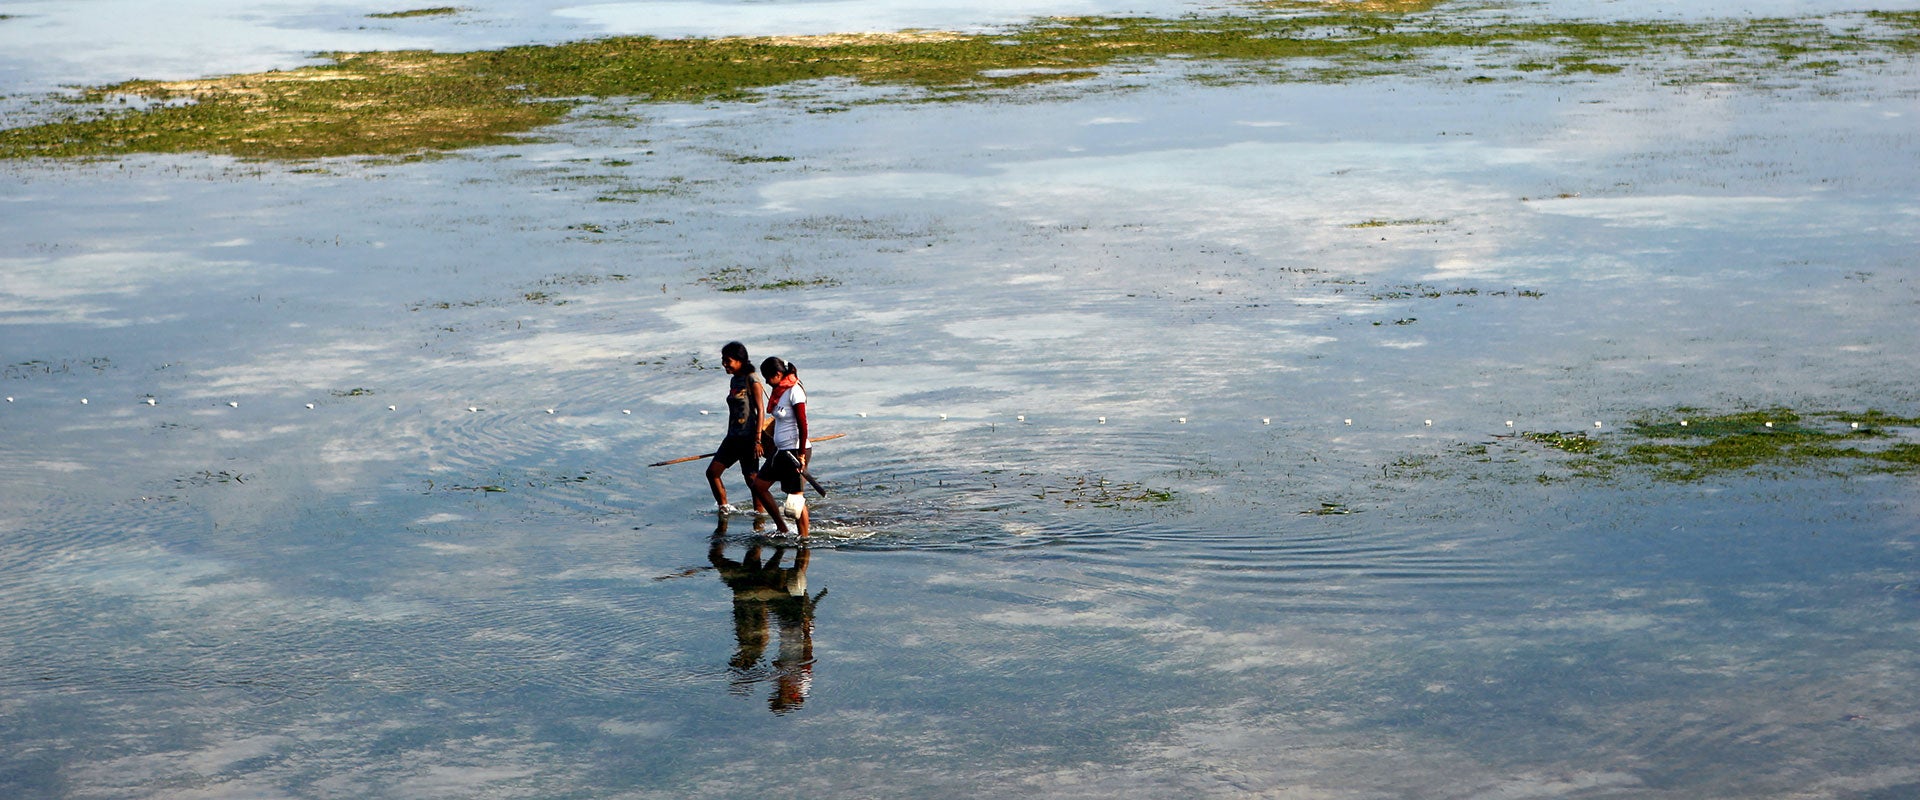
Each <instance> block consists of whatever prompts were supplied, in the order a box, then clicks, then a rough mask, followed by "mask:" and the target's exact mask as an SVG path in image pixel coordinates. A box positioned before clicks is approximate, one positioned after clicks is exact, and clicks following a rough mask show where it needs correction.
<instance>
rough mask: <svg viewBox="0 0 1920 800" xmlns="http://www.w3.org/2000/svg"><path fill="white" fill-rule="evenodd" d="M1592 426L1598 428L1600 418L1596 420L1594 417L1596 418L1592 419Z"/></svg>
mask: <svg viewBox="0 0 1920 800" xmlns="http://www.w3.org/2000/svg"><path fill="white" fill-rule="evenodd" d="M1593 427H1596V428H1598V427H1600V420H1597V419H1596V420H1594V421H1593Z"/></svg>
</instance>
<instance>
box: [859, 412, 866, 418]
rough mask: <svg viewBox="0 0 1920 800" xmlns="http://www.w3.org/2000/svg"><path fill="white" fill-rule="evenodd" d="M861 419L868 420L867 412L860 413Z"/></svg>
mask: <svg viewBox="0 0 1920 800" xmlns="http://www.w3.org/2000/svg"><path fill="white" fill-rule="evenodd" d="M860 418H861V419H866V418H867V412H865V411H862V412H860Z"/></svg>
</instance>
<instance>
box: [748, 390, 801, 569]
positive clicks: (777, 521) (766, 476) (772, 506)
mask: <svg viewBox="0 0 1920 800" xmlns="http://www.w3.org/2000/svg"><path fill="white" fill-rule="evenodd" d="M760 375H761V377H763V378H765V379H766V381H767V386H768V394H767V413H766V414H765V415H763V416H762V417H761V419H763V420H766V421H767V423H766V424H768V426H769V429H768V432H769V433H770V434H771V438H772V441H771V442H770V443H763V444H762V447H761V449H762V451H763V452H764V454H765V455H766V458H767V460H766V463H764V464H762V465H761V466H760V472H759V473H757V474H755V475H754V476H753V477H752V478H750V479H749V480H748V481H747V486H748V488H750V489H752V490H753V497H754V500H755V502H756V503H757V504H759V505H760V506H761V507H762V508H766V509H768V513H770V514H772V515H773V525H774V527H775V528H776V529H778V530H779V532H780V534H781V535H783V536H784V535H786V534H787V533H788V531H787V519H786V515H785V514H784V513H782V512H781V510H780V505H779V504H778V503H775V502H774V501H773V484H774V483H775V482H776V481H777V482H779V484H780V488H781V490H782V491H784V492H786V493H787V495H788V496H789V497H790V498H795V499H797V503H798V505H799V506H800V508H799V511H798V512H796V513H795V515H794V516H795V521H796V522H798V523H799V525H800V535H801V536H803V537H804V536H806V535H807V532H808V529H809V528H810V527H811V524H812V520H811V517H810V516H809V514H808V513H807V507H806V500H805V499H804V497H803V496H802V495H801V490H802V489H803V488H804V487H805V485H806V484H805V483H804V482H803V480H802V476H801V473H802V472H804V471H805V470H806V468H807V461H808V459H809V458H811V457H812V455H813V448H811V447H808V446H807V445H808V442H807V390H806V387H804V386H802V385H800V371H799V369H798V368H796V367H795V366H794V365H793V364H791V363H788V362H786V361H782V360H781V359H779V358H778V357H772V358H768V359H767V360H765V361H762V362H760Z"/></svg>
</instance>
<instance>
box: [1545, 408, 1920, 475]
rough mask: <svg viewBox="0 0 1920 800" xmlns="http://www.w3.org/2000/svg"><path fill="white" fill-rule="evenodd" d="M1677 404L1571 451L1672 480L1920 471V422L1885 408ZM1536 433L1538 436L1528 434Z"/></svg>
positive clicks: (1554, 442) (1551, 443)
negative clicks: (1712, 409) (1702, 409)
mask: <svg viewBox="0 0 1920 800" xmlns="http://www.w3.org/2000/svg"><path fill="white" fill-rule="evenodd" d="M1693 411H1694V410H1693V409H1677V410H1675V411H1673V412H1670V413H1667V414H1663V415H1662V416H1661V417H1660V418H1658V419H1647V420H1640V421H1636V422H1634V423H1632V424H1631V425H1629V426H1627V427H1626V429H1625V430H1624V431H1623V432H1622V433H1621V434H1620V435H1619V436H1618V437H1598V436H1596V437H1585V438H1586V441H1587V442H1590V443H1591V444H1590V445H1586V444H1583V445H1582V447H1581V448H1580V449H1572V448H1566V447H1563V446H1560V445H1559V444H1558V441H1559V440H1553V441H1547V442H1546V443H1548V444H1549V445H1550V446H1556V447H1559V449H1563V450H1566V451H1567V452H1573V453H1580V454H1582V455H1583V456H1585V457H1587V458H1590V459H1595V460H1597V461H1605V462H1608V463H1610V464H1614V465H1618V466H1622V467H1627V468H1638V469H1641V470H1645V471H1647V472H1648V473H1649V474H1651V475H1652V476H1653V477H1655V478H1657V479H1661V480H1671V481H1683V482H1686V481H1697V480H1703V479H1706V478H1709V477H1714V476H1718V475H1726V474H1741V473H1755V472H1763V471H1794V470H1802V469H1816V470H1819V471H1822V472H1826V473H1828V474H1835V475H1861V474H1874V473H1907V472H1914V471H1916V470H1920V444H1916V443H1915V442H1914V441H1911V439H1912V437H1914V436H1915V435H1920V419H1914V418H1906V417H1898V416H1894V415H1890V414H1886V413H1884V412H1880V411H1872V410H1869V411H1866V412H1861V413H1853V412H1832V411H1827V412H1817V413H1809V414H1802V413H1800V412H1796V411H1794V410H1792V409H1788V408H1768V409H1759V410H1752V411H1741V412H1736V413H1730V414H1716V415H1702V414H1696V413H1693ZM1583 436H1584V435H1583ZM1529 438H1535V439H1536V441H1539V440H1540V439H1537V438H1536V437H1535V436H1534V435H1531V434H1530V435H1529Z"/></svg>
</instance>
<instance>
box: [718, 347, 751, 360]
mask: <svg viewBox="0 0 1920 800" xmlns="http://www.w3.org/2000/svg"><path fill="white" fill-rule="evenodd" d="M720 357H721V358H722V359H728V358H731V359H733V360H735V361H738V362H740V363H742V364H748V365H751V364H752V363H753V356H750V355H747V346H746V345H744V344H741V343H739V342H727V343H726V345H724V346H722V347H721V348H720Z"/></svg>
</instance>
